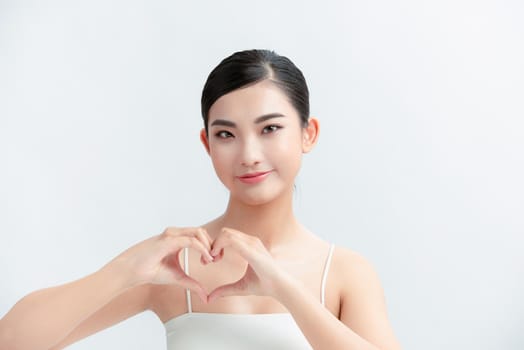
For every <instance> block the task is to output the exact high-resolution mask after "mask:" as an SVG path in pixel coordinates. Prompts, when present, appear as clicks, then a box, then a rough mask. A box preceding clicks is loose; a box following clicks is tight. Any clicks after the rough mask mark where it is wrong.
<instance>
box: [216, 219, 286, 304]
mask: <svg viewBox="0 0 524 350" xmlns="http://www.w3.org/2000/svg"><path fill="white" fill-rule="evenodd" d="M226 247H228V248H231V249H233V250H234V251H235V252H237V253H238V254H239V255H240V256H242V258H244V259H245V260H246V261H247V263H248V265H247V269H246V272H245V274H244V276H243V277H242V278H240V279H239V280H238V281H236V282H233V283H229V284H225V285H222V286H220V287H217V288H216V289H215V290H213V291H212V292H211V293H210V294H209V296H208V302H212V301H213V300H215V299H217V298H219V297H223V296H230V295H265V296H272V297H275V298H276V297H277V294H278V290H279V285H280V283H281V282H282V281H284V279H285V278H289V276H287V273H286V272H285V271H284V270H282V268H280V267H279V266H278V265H277V263H276V262H275V260H274V259H273V257H272V256H271V254H270V253H269V252H268V251H267V249H266V247H265V246H264V244H263V243H262V241H261V240H260V239H259V238H258V237H254V236H251V235H248V234H246V233H243V232H241V231H238V230H234V229H231V228H227V227H225V228H223V229H222V231H221V232H220V234H219V235H218V236H217V238H216V239H215V241H214V242H213V245H212V249H211V255H212V256H213V257H214V261H215V262H216V261H218V260H220V259H221V258H222V256H223V255H224V248H226Z"/></svg>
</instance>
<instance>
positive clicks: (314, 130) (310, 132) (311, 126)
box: [302, 117, 320, 153]
mask: <svg viewBox="0 0 524 350" xmlns="http://www.w3.org/2000/svg"><path fill="white" fill-rule="evenodd" d="M319 127H320V125H319V122H318V120H317V119H316V118H314V117H310V118H309V120H308V125H307V126H306V127H305V128H302V152H303V153H308V152H309V151H311V150H312V149H313V147H314V146H315V145H316V143H317V140H318V133H319V131H320V129H319Z"/></svg>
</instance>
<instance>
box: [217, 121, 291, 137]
mask: <svg viewBox="0 0 524 350" xmlns="http://www.w3.org/2000/svg"><path fill="white" fill-rule="evenodd" d="M268 128H271V129H272V130H271V131H269V132H264V130H266V129H268ZM279 129H282V126H280V125H276V124H270V125H267V126H265V127H264V129H262V133H263V134H271V133H274V132H276V131H277V130H279ZM223 133H226V134H227V136H226V137H223V136H221V135H222V134H223ZM215 136H216V137H218V138H221V139H226V138H229V137H231V136H233V134H232V133H230V132H229V131H226V130H220V131H218V132H217V133H215Z"/></svg>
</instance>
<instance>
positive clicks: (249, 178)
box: [238, 171, 271, 184]
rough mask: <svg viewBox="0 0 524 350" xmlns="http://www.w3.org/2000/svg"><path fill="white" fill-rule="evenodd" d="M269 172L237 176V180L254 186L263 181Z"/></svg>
mask: <svg viewBox="0 0 524 350" xmlns="http://www.w3.org/2000/svg"><path fill="white" fill-rule="evenodd" d="M270 173H271V171H264V172H257V173H250V174H244V175H242V176H238V179H239V180H240V181H242V182H244V183H247V184H256V183H259V182H261V181H263V180H264V179H265V178H266V177H267V176H268V175H269V174H270Z"/></svg>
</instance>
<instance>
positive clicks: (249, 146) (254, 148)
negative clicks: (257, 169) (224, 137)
mask: <svg viewBox="0 0 524 350" xmlns="http://www.w3.org/2000/svg"><path fill="white" fill-rule="evenodd" d="M261 160H262V149H261V145H260V144H259V142H257V141H256V140H255V138H253V137H250V138H247V139H245V141H244V142H243V144H242V149H241V152H240V163H241V164H242V165H243V166H245V167H247V168H249V167H253V166H255V165H258V164H259V163H260V162H261Z"/></svg>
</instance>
